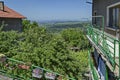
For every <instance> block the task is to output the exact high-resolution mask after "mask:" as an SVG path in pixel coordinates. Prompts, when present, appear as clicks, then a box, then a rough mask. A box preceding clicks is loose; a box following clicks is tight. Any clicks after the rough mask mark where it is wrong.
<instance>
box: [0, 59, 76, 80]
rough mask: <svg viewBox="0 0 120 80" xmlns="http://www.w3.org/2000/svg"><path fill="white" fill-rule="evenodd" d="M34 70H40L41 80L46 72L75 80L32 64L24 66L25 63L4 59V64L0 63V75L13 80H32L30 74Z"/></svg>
mask: <svg viewBox="0 0 120 80" xmlns="http://www.w3.org/2000/svg"><path fill="white" fill-rule="evenodd" d="M34 69H39V70H41V71H42V73H41V76H43V78H45V74H46V73H47V72H48V73H51V74H54V75H55V76H56V77H62V78H65V79H68V80H75V79H74V78H70V77H68V76H64V75H61V74H59V73H57V72H53V71H51V70H48V69H45V68H41V67H39V66H35V65H32V64H26V63H25V62H22V61H19V60H15V59H12V58H6V61H5V62H0V73H2V74H4V75H5V76H8V77H10V78H13V79H14V78H15V79H18V80H21V79H22V80H34V79H33V76H32V72H33V70H34Z"/></svg>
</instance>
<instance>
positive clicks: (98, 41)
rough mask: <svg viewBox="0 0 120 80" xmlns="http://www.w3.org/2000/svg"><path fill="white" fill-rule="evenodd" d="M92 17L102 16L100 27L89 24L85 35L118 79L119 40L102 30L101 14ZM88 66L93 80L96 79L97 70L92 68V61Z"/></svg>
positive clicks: (119, 67)
mask: <svg viewBox="0 0 120 80" xmlns="http://www.w3.org/2000/svg"><path fill="white" fill-rule="evenodd" d="M94 17H95V18H96V17H97V18H102V20H103V21H102V22H103V24H102V27H101V29H98V28H97V27H96V26H93V25H90V24H89V25H88V26H87V37H88V39H89V41H90V43H91V44H92V46H93V47H95V49H97V51H98V54H99V55H101V57H102V58H103V59H104V61H105V64H106V65H107V66H108V67H109V69H110V71H112V72H113V73H114V75H115V77H116V78H117V79H120V50H119V49H120V41H119V40H118V39H116V38H114V37H113V36H111V35H110V34H108V33H106V32H105V31H104V18H103V17H102V16H94ZM89 53H91V52H89ZM89 56H90V55H89ZM90 60H91V58H90ZM90 66H91V69H92V73H93V78H94V80H98V79H99V75H97V71H95V69H94V68H93V63H92V61H91V62H90ZM96 78H97V79H96Z"/></svg>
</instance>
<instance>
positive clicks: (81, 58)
mask: <svg viewBox="0 0 120 80" xmlns="http://www.w3.org/2000/svg"><path fill="white" fill-rule="evenodd" d="M23 26H24V32H21V33H17V32H15V31H9V32H4V31H2V32H1V33H0V53H4V54H5V55H7V56H8V57H10V58H14V59H17V60H21V61H24V62H27V63H32V64H34V65H36V66H40V67H43V68H47V69H51V70H53V71H56V72H58V73H60V74H64V75H68V76H71V77H75V78H76V79H82V74H83V73H84V72H85V71H86V69H87V66H88V63H87V52H86V50H82V51H80V52H71V51H70V50H69V49H68V46H71V47H74V46H75V47H79V48H82V49H86V47H87V45H88V41H87V39H86V37H85V36H84V34H83V32H82V31H81V30H80V29H78V28H77V29H72V28H71V29H66V30H63V31H62V32H61V33H60V34H55V33H54V34H53V33H48V32H47V31H46V28H44V27H39V25H38V24H37V23H36V22H33V23H31V22H30V21H28V20H24V21H23Z"/></svg>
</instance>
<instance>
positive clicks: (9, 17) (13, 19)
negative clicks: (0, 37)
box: [0, 1, 25, 31]
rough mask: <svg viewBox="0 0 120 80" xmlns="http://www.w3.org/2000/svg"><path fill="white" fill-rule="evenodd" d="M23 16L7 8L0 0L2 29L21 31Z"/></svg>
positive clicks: (0, 23)
mask: <svg viewBox="0 0 120 80" xmlns="http://www.w3.org/2000/svg"><path fill="white" fill-rule="evenodd" d="M24 18H25V17H24V16H23V15H21V14H19V13H18V12H16V11H14V10H12V9H10V8H8V7H7V6H5V5H4V2H3V1H0V26H1V25H3V24H4V27H3V30H4V31H10V30H16V31H22V19H24Z"/></svg>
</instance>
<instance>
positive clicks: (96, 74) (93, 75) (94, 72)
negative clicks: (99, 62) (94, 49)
mask: <svg viewBox="0 0 120 80" xmlns="http://www.w3.org/2000/svg"><path fill="white" fill-rule="evenodd" d="M88 57H89V60H88V61H89V65H90V69H91V73H92V77H93V79H94V80H99V77H98V73H97V71H96V69H95V67H94V64H93V62H92V58H91V53H90V51H88Z"/></svg>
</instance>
